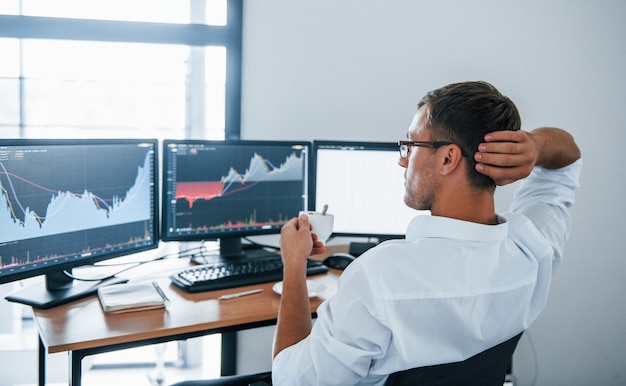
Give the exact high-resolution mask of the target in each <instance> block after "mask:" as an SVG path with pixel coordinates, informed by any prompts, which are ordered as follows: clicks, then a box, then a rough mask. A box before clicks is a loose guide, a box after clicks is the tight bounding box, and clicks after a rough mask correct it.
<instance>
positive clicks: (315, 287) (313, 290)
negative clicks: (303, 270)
mask: <svg viewBox="0 0 626 386" xmlns="http://www.w3.org/2000/svg"><path fill="white" fill-rule="evenodd" d="M306 288H307V290H308V291H309V297H310V298H312V297H315V296H317V295H319V294H320V293H321V292H322V291H324V290H325V289H326V284H324V283H319V282H315V281H311V280H307V281H306ZM272 289H273V290H274V292H276V293H277V294H279V295H282V293H283V282H282V281H279V282H278V283H276V284H274V286H273V287H272Z"/></svg>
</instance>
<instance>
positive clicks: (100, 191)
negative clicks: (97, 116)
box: [0, 139, 159, 308]
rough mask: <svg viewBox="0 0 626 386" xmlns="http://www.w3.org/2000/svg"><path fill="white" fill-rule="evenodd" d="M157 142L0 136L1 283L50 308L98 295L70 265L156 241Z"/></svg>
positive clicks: (21, 297) (22, 299) (21, 299)
mask: <svg viewBox="0 0 626 386" xmlns="http://www.w3.org/2000/svg"><path fill="white" fill-rule="evenodd" d="M157 146H158V142H157V141H156V140H126V139H123V140H113V139H107V140H0V229H2V231H1V232H0V257H1V265H0V283H7V282H10V281H14V280H19V279H23V278H28V277H32V276H38V275H42V274H45V275H46V285H45V286H44V287H43V288H29V287H26V288H25V289H24V291H23V292H20V293H17V294H12V295H11V296H10V297H9V298H8V299H9V300H14V301H18V302H23V303H26V304H31V305H33V306H36V307H41V308H46V307H48V306H53V305H56V304H61V303H63V302H66V301H70V300H73V299H75V298H78V297H81V296H85V295H87V294H90V293H93V292H94V290H95V283H80V284H81V285H79V283H74V282H72V278H71V277H70V276H69V275H67V274H66V273H65V272H64V271H67V272H70V273H71V269H72V268H73V267H77V266H81V265H86V264H92V263H94V262H97V261H101V260H105V259H110V258H113V257H119V256H122V255H127V254H131V253H135V252H139V251H144V250H148V249H151V248H156V247H157V245H158V241H159V237H158V230H159V228H158V208H159V207H158V197H157V193H158V180H157V178H158V172H157V170H158V163H157V155H158V149H157ZM85 291H86V292H85Z"/></svg>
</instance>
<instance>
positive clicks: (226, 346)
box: [221, 332, 237, 376]
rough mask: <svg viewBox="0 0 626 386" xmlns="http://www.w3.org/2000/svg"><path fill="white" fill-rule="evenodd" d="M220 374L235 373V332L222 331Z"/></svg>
mask: <svg viewBox="0 0 626 386" xmlns="http://www.w3.org/2000/svg"><path fill="white" fill-rule="evenodd" d="M221 373H222V376H225V375H236V374H237V332H223V333H222V371H221Z"/></svg>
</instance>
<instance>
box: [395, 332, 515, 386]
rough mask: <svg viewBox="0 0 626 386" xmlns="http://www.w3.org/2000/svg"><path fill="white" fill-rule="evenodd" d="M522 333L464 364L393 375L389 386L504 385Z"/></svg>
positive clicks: (420, 368)
mask: <svg viewBox="0 0 626 386" xmlns="http://www.w3.org/2000/svg"><path fill="white" fill-rule="evenodd" d="M521 336H522V333H520V334H519V335H516V336H514V337H513V338H511V339H509V340H507V341H506V342H503V343H500V344H499V345H497V346H494V347H492V348H490V349H487V350H485V351H483V352H481V353H479V354H476V355H474V356H473V357H471V358H468V359H466V360H464V361H461V362H454V363H445V364H441V365H433V366H424V367H416V368H414V369H409V370H404V371H399V372H397V373H393V374H391V375H390V376H389V378H388V379H387V382H386V383H385V385H386V386H409V385H410V386H459V385H463V386H492V385H493V386H502V384H503V383H504V378H505V376H506V372H507V369H508V368H509V366H510V364H511V357H512V356H513V352H514V351H515V347H516V346H517V342H518V341H519V339H520V337H521Z"/></svg>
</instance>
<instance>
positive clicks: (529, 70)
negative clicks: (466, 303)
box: [242, 0, 626, 386]
mask: <svg viewBox="0 0 626 386" xmlns="http://www.w3.org/2000/svg"><path fill="white" fill-rule="evenodd" d="M624 16H626V2H624V1H622V0H594V1H587V0H558V1H557V0H527V1H523V2H522V1H520V2H513V1H502V0H474V1H463V0H457V1H453V0H443V1H425V0H293V1H278V0H262V1H260V0H253V1H250V0H249V1H246V2H245V7H244V45H243V46H244V49H243V60H244V62H243V100H242V135H243V137H244V138H247V139H304V140H311V139H352V140H382V141H395V140H397V139H399V138H401V137H403V136H404V134H405V132H406V129H407V128H408V125H409V123H410V121H411V117H412V115H413V113H414V111H415V105H416V103H417V101H418V100H419V99H420V98H421V96H422V95H423V94H424V93H425V92H427V91H429V90H431V89H433V88H437V87H440V86H443V85H444V84H447V83H451V82H456V81H462V80H477V79H480V80H486V81H489V82H491V83H493V84H494V85H496V86H497V87H498V88H499V89H500V90H501V91H502V92H503V93H505V94H507V95H508V96H510V97H511V98H512V99H513V100H514V101H515V102H516V103H517V105H518V107H519V109H520V112H521V114H522V119H523V125H524V128H525V129H532V128H534V127H536V126H538V125H554V126H559V127H563V128H565V129H567V130H569V131H570V132H571V133H572V134H573V135H574V136H575V137H576V138H577V140H578V142H579V144H580V146H581V149H582V151H583V157H584V163H585V166H584V170H583V177H582V187H581V188H580V191H579V194H578V196H577V203H576V206H575V208H574V209H573V211H572V212H573V215H574V229H573V233H572V237H571V239H570V241H569V242H568V245H567V248H566V256H565V260H564V261H563V264H562V266H561V268H560V270H559V272H558V274H557V275H556V277H555V280H554V283H553V289H552V293H551V298H550V301H549V303H548V305H547V308H546V310H545V312H544V313H543V314H542V316H541V317H540V318H539V320H538V321H537V322H536V324H535V325H534V326H533V327H532V328H531V329H530V330H529V331H528V333H527V334H526V337H525V338H522V341H521V342H520V344H519V347H518V351H517V352H516V355H515V364H514V365H515V373H516V374H517V378H518V381H519V385H530V384H533V381H535V382H534V383H535V384H537V385H569V386H573V385H585V386H586V385H622V384H624V383H626V359H625V358H626V302H625V301H624V299H623V297H624V294H625V293H626V291H625V289H626V284H624V283H625V281H624V279H623V276H624V273H626V259H625V257H626V256H625V253H624V250H626V246H625V245H624V244H625V240H626V237H624V236H626V235H625V232H624V226H623V225H622V221H623V219H624V218H625V217H626V210H625V205H624V197H626V189H625V187H624V183H625V178H624V177H625V176H626V173H625V172H624V170H623V167H622V163H623V160H624V157H625V155H624V151H623V149H624V147H625V146H626V130H624V123H623V122H624V118H623V115H624V109H625V108H626V103H625V102H626V97H625V95H626V94H625V93H626V23H625V22H624ZM506 191H507V190H506V189H505V192H506ZM500 197H502V196H500ZM506 200H507V199H505V200H504V202H505V203H506ZM499 202H503V201H502V198H499Z"/></svg>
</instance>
